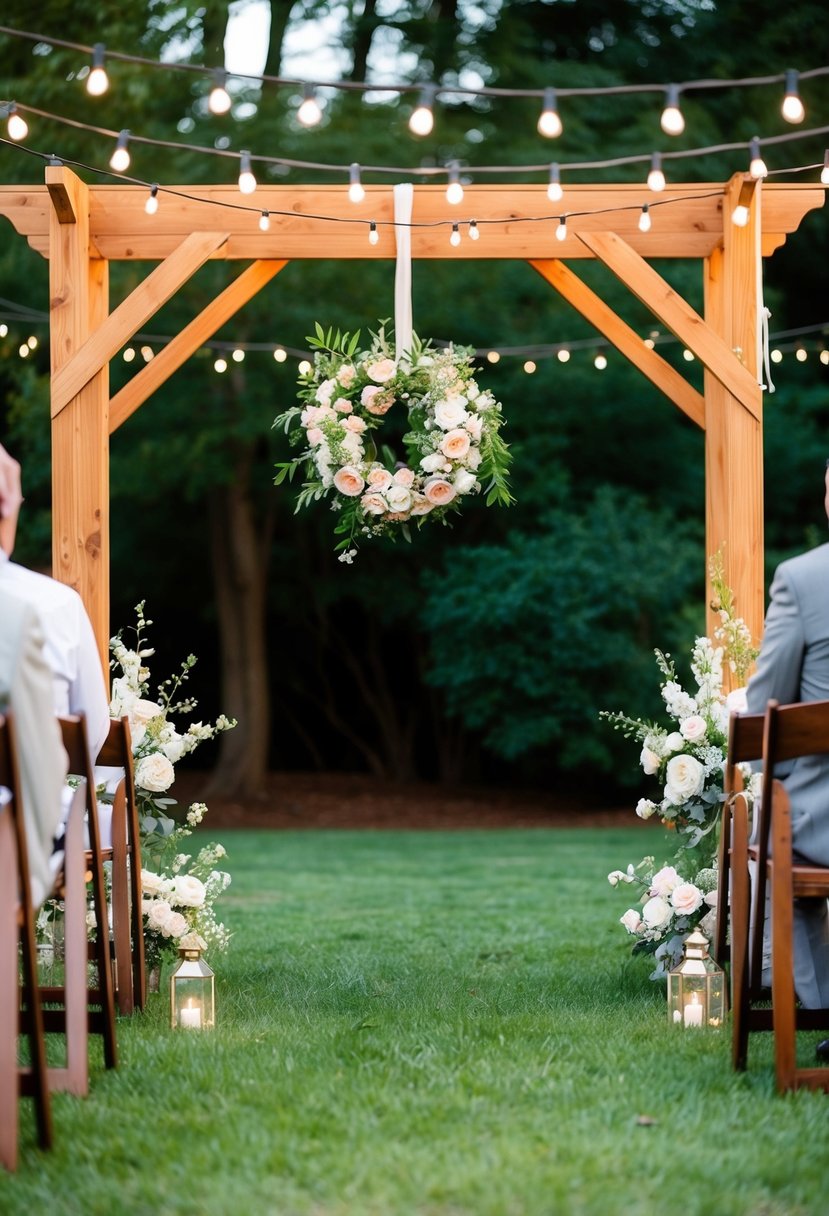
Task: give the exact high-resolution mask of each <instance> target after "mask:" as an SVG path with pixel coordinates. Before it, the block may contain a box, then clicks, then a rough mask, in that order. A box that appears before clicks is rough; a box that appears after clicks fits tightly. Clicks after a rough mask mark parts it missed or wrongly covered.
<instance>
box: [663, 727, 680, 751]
mask: <svg viewBox="0 0 829 1216" xmlns="http://www.w3.org/2000/svg"><path fill="white" fill-rule="evenodd" d="M684 746H685V740H684V739H683V737H682V735H681V734H680V733H679V731H678V730H672V731H671V733H670V734H669V735H668V736H667V738H666V739H665V752H666V754H668V753H670V752H681V751H682V749H683V747H684Z"/></svg>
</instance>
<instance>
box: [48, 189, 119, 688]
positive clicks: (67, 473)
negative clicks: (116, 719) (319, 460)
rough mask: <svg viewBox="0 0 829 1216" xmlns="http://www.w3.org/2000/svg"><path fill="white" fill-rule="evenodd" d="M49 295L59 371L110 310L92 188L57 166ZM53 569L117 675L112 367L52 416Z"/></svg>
mask: <svg viewBox="0 0 829 1216" xmlns="http://www.w3.org/2000/svg"><path fill="white" fill-rule="evenodd" d="M46 184H47V186H48V188H49V194H50V197H51V199H52V203H53V206H52V211H51V215H50V219H49V255H50V257H49V295H50V300H51V352H52V377H53V379H54V377H55V375H56V374H57V373H58V372H59V371H60V369H61V368H62V367H63V366H64V365H65V364H66V363H68V362H69V360H70V359H71V358H72V356H73V355H74V354H75V352H76V351H77V350H78V349H79V348H80V347H81V346H82V345H83V343H84V342H85V341H86V340H87V338H88V337H89V336H90V334H92V333H94V332H95V331H96V330H97V329H98V328H99V326H100V325H101V324H102V323H103V322H104V320H105V319H106V317H107V315H108V312H109V263H108V262H107V261H105V260H104V259H102V258H99V257H90V240H89V189H88V187H87V186H86V185H85V184H84V182H82V181H81V180H80V179H79V178H78V177H76V175H75V174H74V173H72V172H71V170H69V169H67V168H65V167H64V166H62V165H61V166H50V167H49V168H47V170H46ZM52 519H53V525H52V568H53V574H54V576H55V578H57V579H60V581H61V582H63V583H68V585H69V586H70V587H74V588H75V590H76V591H78V592H79V594H80V596H81V598H82V599H83V602H84V604H85V605H86V609H87V612H88V613H89V617H90V620H91V621H92V626H93V629H94V630H95V637H96V638H97V640H98V648H99V651H100V654H101V663H102V665H103V669H104V677H105V679H106V678H108V674H109V654H108V643H109V368H108V366H107V365H106V364H105V365H104V366H103V367H102V368H101V369H100V370H98V371H97V372H96V373H95V375H94V376H93V377H92V378H91V379H90V380H89V382H88V383H87V384H86V385H85V386H84V387H83V388H81V389H80V391H79V392H78V393H77V394H76V395H75V396H73V397H72V399H71V400H70V401H69V402H68V404H67V405H66V408H65V409H63V410H62V411H61V412H60V413H59V414H58V415H57V416H56V417H53V418H52Z"/></svg>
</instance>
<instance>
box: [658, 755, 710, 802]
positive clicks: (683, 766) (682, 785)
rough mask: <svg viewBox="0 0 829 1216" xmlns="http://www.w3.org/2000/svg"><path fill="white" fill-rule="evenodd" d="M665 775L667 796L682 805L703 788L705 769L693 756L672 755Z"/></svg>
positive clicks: (669, 799)
mask: <svg viewBox="0 0 829 1216" xmlns="http://www.w3.org/2000/svg"><path fill="white" fill-rule="evenodd" d="M665 777H666V784H665V797H666V798H667V799H668V801H669V802H673V803H674V804H675V805H676V806H681V805H682V804H683V803H684V802H687V801H688V799H689V798H693V797H694V795H695V794H698V793H699V792H700V790H701V789H702V786H703V783H704V781H705V769H704V768H703V766H702V765H701V764H700V762H699V760H696V759H695V758H694V757H693V756H685V755H680V756H672V757H671V759H670V760H669V761H668V768H667V770H666V773H665Z"/></svg>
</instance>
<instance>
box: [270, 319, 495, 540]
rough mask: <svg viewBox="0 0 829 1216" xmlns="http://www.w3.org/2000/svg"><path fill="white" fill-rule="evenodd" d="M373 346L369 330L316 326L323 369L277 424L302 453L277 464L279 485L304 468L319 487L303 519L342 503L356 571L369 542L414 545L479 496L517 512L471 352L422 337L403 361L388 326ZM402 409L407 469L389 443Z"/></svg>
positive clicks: (343, 529) (307, 491)
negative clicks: (383, 436) (398, 539)
mask: <svg viewBox="0 0 829 1216" xmlns="http://www.w3.org/2000/svg"><path fill="white" fill-rule="evenodd" d="M372 339H373V341H372V344H371V347H370V349H369V350H363V351H361V350H358V347H359V341H360V332H359V330H358V331H357V333H355V334H349V333H340V331H339V330H337V332H336V333H334V332H333V331H332V330H330V329H329V330H328V332H327V333H326V332H325V331H324V330H323V328H322V326H321V325H319V324H317V326H316V336H315V337H309V338H308V342H309V344H310V345H311V347H312V348H313V349H314V350H315V352H316V353H315V355H314V365H313V367H312V368H311V370H310V371H309V372H308V373H307V374H306V375H304V376H302V377H301V378H300V380H299V385H300V388H299V391H298V394H297V395H298V397H299V399H300V401H301V402H302V404H301V405H300V406H294V407H293V408H292V409H290V410H287V411H286V412H285V413H284V414H281V415H280V416H279V417H278V418H277V419H276V421H275V423H274V426H277V427H283V428H284V430H285V433H286V434H287V435H288V436H289V438H290V441H291V443H293V444H296V445H301V446H302V448H303V451H302V452H301V453H300V454H299V455H298V456H297V457H296V458H295V459H294V460H290V461H286V462H284V463H281V464H278V465H277V466H276V468H277V474H276V477H275V479H274V480H275V482H276V484H277V485H279V484H280V483H281V482H283V481H284V480H285V478H286V477H287V478H288V480H292V479H293V477H294V474H295V473H296V472H297V470H298V469H300V468H302V469H303V470H304V472H305V474H306V476H307V478H308V480H307V481H305V483H304V484H303V487H302V490H301V491H300V493H299V496H298V498H297V508H296V509H297V510H298V511H299V510H300V509H301V508H303V507H306V506H308V505H309V504H310V503H311V502H313V501H316V500H318V499H321V498H330V499H331V501H332V507H333V509H334V510H336V511H338V512H339V513H340V514H339V520H338V522H337V526H336V528H335V532H336V533H337V534H338V535H341V536H342V537H343V539H342V540H341V541H340V542H339V544H338V545H337V546H336V548H337V549H338V550H343V552H342V553H341V554H340V559H339V560H340V561H342V562H347V563H349V564H350V563H351V561H352V560H353V559H354V556H355V554H356V546H357V544H358V543H359V540H360V539H361V538H368V537H372V536H379V535H382V534H389V535H392V536H394V535H395V534H396V533H397V532H402V534H403V535H404V536H405V537H406V539H410V529H409V525H410V523H411V521H413V520H414V521H415V522H416V523H417V524H418V525H419V526H422V524H423V523H424V521H426V520H428V519H431V520H440V521H441V522H444V523H445V522H447V515H448V514H449V513H450V512H452V511H457V510H458V509H459V507H460V501H461V499H463V498H465V497H467V496H468V495H471V494H479V493H481V492H483V493H484V495H485V500H486V502H487V505H491V504H493V503H500V504H503V505H505V506H506V505H509V503H511V502H512V496H511V495H510V492H509V489H508V486H507V472H508V469H509V462H510V456H509V451H508V448H507V445H506V444H505V443H504V441H503V439H502V438H501V436H500V434H499V432H500V429H501V426H502V425H503V417H502V413H501V405H500V403H499V402H498V401H496V400H495V398H494V397H493V395H492V393H491V392H489V391H488V390H481V389H480V388H479V387H478V384H477V383H476V381H475V378H474V375H473V371H472V366H471V358H472V352H471V351H470V350H469V349H467V348H464V347H458V346H450V347H448V348H447V349H445V350H437V349H435V348H433V347H432V346H430V345H429V344H428V343H426V344H424V343H423V342H421V341H420V340H419V339H418V338H417V337H414V338H413V341H412V350H411V352H408V359H407V361H406V362H403V361H401V362H398V361H397V360H396V359H395V356H394V349H393V347H392V345H391V344H390V341H389V338H388V336H387V335H386V332H385V327H384V326H383V325H381V326H380V329H379V331H378V333H376V334H373V335H372ZM397 402H399V403H400V404H401V405H403V406H405V407H406V409H407V410H408V425H409V428H410V429H409V431H408V433H407V434H405V435H404V436H403V445H404V447H405V449H406V457H407V459H406V460H404V461H396V460H395V456H394V453H393V452H392V450H391V449H390V448H389V447H388V445H386V444H383V445H382V446H379V445H378V439H379V431H380V428H381V427H382V425H383V419H384V416H385V415H386V414H387V413H388V411H389V410H390V409H391V408H392V406H393V405H395V404H396V403H397Z"/></svg>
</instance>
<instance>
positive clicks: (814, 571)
mask: <svg viewBox="0 0 829 1216" xmlns="http://www.w3.org/2000/svg"><path fill="white" fill-rule="evenodd" d="M821 575H826V576H829V544H825V545H818V546H817V548H815V549H807V550H806V552H805V553H798V554H797V555H796V556H795V557H790V558H788V559H787V560H786V561H784V562H781V563H780V565H779V566H778V567H777V570H776V572H775V577H776V578H781V579H787V580H789V581H791V582H798V581H799V580H801V579H803V578H812V577H815V576H818V577H819V576H821Z"/></svg>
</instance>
